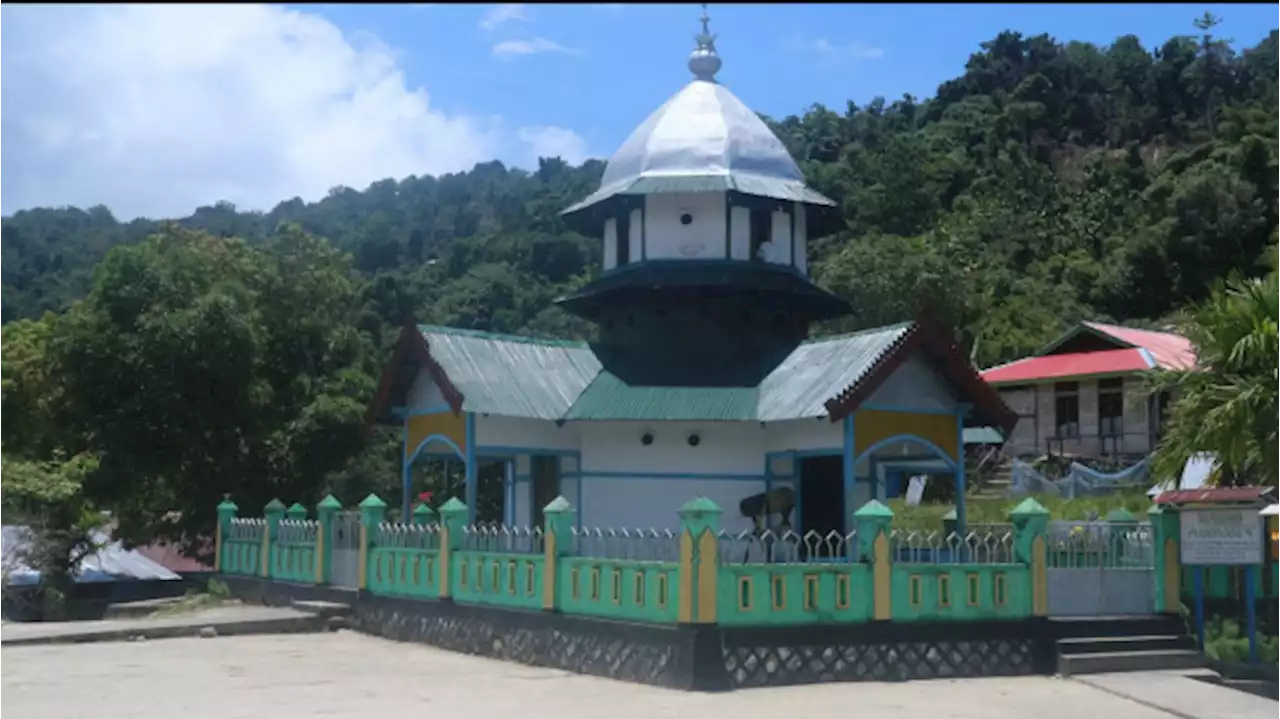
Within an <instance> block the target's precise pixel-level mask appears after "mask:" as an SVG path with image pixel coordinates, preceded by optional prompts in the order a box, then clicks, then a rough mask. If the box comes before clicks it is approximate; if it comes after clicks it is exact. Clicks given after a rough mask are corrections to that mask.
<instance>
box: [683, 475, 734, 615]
mask: <svg viewBox="0 0 1280 719" xmlns="http://www.w3.org/2000/svg"><path fill="white" fill-rule="evenodd" d="M721 514H723V510H721V509H720V507H719V506H717V505H716V503H715V502H712V501H711V500H710V499H707V498H706V497H698V498H696V499H691V500H689V501H688V502H685V503H684V505H683V506H681V507H680V605H679V609H678V611H677V617H676V618H677V620H678V621H679V622H681V623H684V624H715V623H716V603H717V591H716V587H717V581H718V577H719V570H720V567H719V561H718V546H719V545H718V539H717V535H718V534H719V533H720V515H721Z"/></svg>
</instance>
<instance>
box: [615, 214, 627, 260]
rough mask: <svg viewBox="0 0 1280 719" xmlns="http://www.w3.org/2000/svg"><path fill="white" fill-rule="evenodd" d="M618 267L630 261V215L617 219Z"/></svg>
mask: <svg viewBox="0 0 1280 719" xmlns="http://www.w3.org/2000/svg"><path fill="white" fill-rule="evenodd" d="M614 234H615V235H616V236H617V238H618V267H621V266H623V265H625V264H627V263H628V262H630V261H631V213H627V214H625V215H623V216H622V217H619V218H618V231H617V232H616V233H614Z"/></svg>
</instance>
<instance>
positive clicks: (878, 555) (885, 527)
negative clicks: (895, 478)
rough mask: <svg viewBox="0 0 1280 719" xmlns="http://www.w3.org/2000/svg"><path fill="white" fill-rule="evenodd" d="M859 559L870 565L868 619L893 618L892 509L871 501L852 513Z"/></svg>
mask: <svg viewBox="0 0 1280 719" xmlns="http://www.w3.org/2000/svg"><path fill="white" fill-rule="evenodd" d="M853 526H854V531H855V532H856V533H857V541H858V551H857V560H858V561H859V562H869V563H870V564H871V590H872V595H871V596H872V605H871V606H872V614H871V616H872V618H873V619H893V560H892V558H890V556H889V532H890V530H892V529H893V510H891V509H889V508H888V507H886V506H884V505H883V504H881V503H880V502H879V500H875V499H873V500H871V501H869V502H867V503H866V504H864V505H862V507H860V508H859V509H858V511H856V512H854V513H853Z"/></svg>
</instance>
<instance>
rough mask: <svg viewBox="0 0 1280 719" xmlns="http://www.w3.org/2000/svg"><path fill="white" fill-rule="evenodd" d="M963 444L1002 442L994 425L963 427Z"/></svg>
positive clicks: (1002, 438)
mask: <svg viewBox="0 0 1280 719" xmlns="http://www.w3.org/2000/svg"><path fill="white" fill-rule="evenodd" d="M964 443H965V444H1004V437H1002V436H1001V435H1000V430H998V429H996V428H994V427H965V428H964Z"/></svg>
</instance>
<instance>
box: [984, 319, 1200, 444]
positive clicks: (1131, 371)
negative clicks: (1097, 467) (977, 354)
mask: <svg viewBox="0 0 1280 719" xmlns="http://www.w3.org/2000/svg"><path fill="white" fill-rule="evenodd" d="M1195 363H1196V356H1195V349H1194V348H1193V347H1192V345H1191V341H1190V340H1188V339H1187V338H1186V337H1183V336H1181V335H1178V334H1174V333H1172V332H1156V331H1152V330H1137V329H1131V328H1128V327H1120V326H1118V325H1108V324H1102V323H1099V322H1082V323H1080V324H1079V325H1078V326H1076V327H1074V328H1072V329H1071V331H1069V332H1067V333H1066V334H1064V335H1063V336H1062V337H1060V338H1058V339H1057V340H1056V341H1054V342H1053V343H1052V344H1050V345H1049V346H1048V347H1046V348H1045V349H1044V350H1042V351H1040V352H1039V353H1037V354H1036V355H1034V356H1031V357H1024V358H1022V359H1019V360H1014V361H1013V362H1009V363H1008V364H1003V365H999V366H997V367H992V368H990V369H988V370H985V371H984V372H982V378H983V379H984V380H986V382H987V383H988V384H990V385H992V386H993V387H995V388H996V390H997V391H998V392H999V394H1000V396H1001V397H1002V398H1003V399H1004V401H1005V404H1007V405H1008V406H1009V407H1010V408H1011V409H1013V410H1014V412H1016V413H1017V414H1018V422H1017V424H1016V425H1015V427H1014V429H1013V432H1012V433H1011V434H1010V435H1009V436H1008V437H1006V442H1005V449H1006V452H1008V453H1009V454H1013V455H1015V456H1018V455H1032V454H1034V455H1039V454H1065V455H1078V456H1084V457H1101V456H1111V457H1137V456H1146V455H1147V454H1149V453H1150V452H1151V450H1152V449H1154V447H1155V444H1156V441H1157V440H1158V439H1159V437H1160V433H1161V431H1162V429H1163V426H1164V419H1165V414H1166V412H1167V409H1168V406H1169V400H1170V398H1169V396H1168V395H1167V393H1161V394H1160V395H1151V394H1150V393H1149V392H1146V391H1145V390H1144V389H1143V382H1142V378H1141V373H1143V372H1146V371H1148V370H1152V369H1186V368H1190V367H1193V366H1195Z"/></svg>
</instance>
